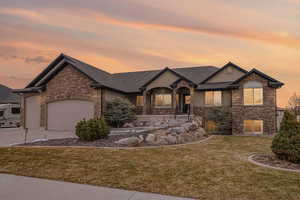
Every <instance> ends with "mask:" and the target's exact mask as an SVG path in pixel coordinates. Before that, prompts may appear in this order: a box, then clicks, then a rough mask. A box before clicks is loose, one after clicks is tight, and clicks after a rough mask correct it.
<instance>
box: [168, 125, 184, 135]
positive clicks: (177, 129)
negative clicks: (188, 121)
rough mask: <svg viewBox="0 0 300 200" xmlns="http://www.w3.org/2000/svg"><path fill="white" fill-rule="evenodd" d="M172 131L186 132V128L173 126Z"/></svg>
mask: <svg viewBox="0 0 300 200" xmlns="http://www.w3.org/2000/svg"><path fill="white" fill-rule="evenodd" d="M170 131H171V133H177V134H182V133H184V132H186V129H185V128H184V127H181V126H180V127H174V128H171V130H170Z"/></svg>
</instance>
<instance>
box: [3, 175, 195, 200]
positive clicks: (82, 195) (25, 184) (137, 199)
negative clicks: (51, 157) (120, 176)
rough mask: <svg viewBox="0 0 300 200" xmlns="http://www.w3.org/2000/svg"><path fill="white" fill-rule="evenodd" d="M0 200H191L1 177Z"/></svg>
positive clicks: (18, 177) (66, 183)
mask: <svg viewBox="0 0 300 200" xmlns="http://www.w3.org/2000/svg"><path fill="white" fill-rule="evenodd" d="M0 199H3V200H4V199H5V200H20V199H22V200H40V199H42V200H82V199H84V200H192V199H187V198H178V197H171V196H164V195H159V194H151V193H142V192H135V191H126V190H119V189H111V188H104V187H96V186H90V185H82V184H75V183H68V182H60V181H51V180H45V179H38V178H30V177H23V176H15V175H8V174H0Z"/></svg>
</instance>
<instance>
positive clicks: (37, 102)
mask: <svg viewBox="0 0 300 200" xmlns="http://www.w3.org/2000/svg"><path fill="white" fill-rule="evenodd" d="M25 106H26V107H25V128H28V129H39V128H40V118H41V97H40V96H31V97H26V98H25Z"/></svg>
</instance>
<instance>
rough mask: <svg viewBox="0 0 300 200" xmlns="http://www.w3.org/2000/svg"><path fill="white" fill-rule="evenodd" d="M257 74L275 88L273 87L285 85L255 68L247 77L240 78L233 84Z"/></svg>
mask: <svg viewBox="0 0 300 200" xmlns="http://www.w3.org/2000/svg"><path fill="white" fill-rule="evenodd" d="M253 73H255V74H257V75H259V76H260V77H262V78H264V79H267V80H268V81H270V86H273V87H281V86H283V85H284V84H283V83H282V82H280V81H277V80H276V79H274V78H272V77H270V76H268V75H267V74H265V73H263V72H261V71H259V70H257V69H255V68H253V69H252V70H251V71H249V72H248V73H246V74H245V75H243V76H242V77H240V78H239V79H237V80H235V81H233V82H232V84H237V83H239V82H240V81H241V80H243V79H245V78H246V77H248V76H250V75H251V74H253Z"/></svg>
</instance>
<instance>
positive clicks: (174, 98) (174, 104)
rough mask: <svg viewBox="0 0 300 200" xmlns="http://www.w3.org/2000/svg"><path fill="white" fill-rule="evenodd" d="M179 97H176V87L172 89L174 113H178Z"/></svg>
mask: <svg viewBox="0 0 300 200" xmlns="http://www.w3.org/2000/svg"><path fill="white" fill-rule="evenodd" d="M177 103H178V102H177V99H176V89H175V88H174V89H173V91H172V107H173V110H174V113H176V106H177Z"/></svg>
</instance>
